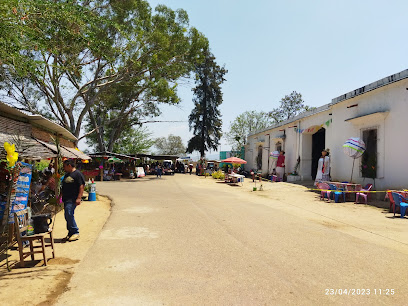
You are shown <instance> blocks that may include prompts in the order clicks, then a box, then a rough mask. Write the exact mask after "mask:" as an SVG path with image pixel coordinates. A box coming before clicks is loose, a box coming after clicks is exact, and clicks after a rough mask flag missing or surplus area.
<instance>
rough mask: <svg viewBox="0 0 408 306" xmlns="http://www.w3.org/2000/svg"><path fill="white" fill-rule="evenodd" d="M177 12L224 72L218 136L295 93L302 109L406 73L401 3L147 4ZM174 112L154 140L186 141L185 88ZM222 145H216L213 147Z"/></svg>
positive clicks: (167, 0)
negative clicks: (201, 36)
mask: <svg viewBox="0 0 408 306" xmlns="http://www.w3.org/2000/svg"><path fill="white" fill-rule="evenodd" d="M149 2H150V4H151V6H152V7H155V6H156V5H157V4H165V5H167V6H169V7H171V8H172V9H178V8H183V9H184V10H186V11H187V13H188V15H189V17H190V25H191V26H194V27H196V28H197V29H198V30H199V31H201V32H202V33H203V34H204V35H205V36H206V37H207V38H208V39H209V41H210V46H211V49H212V52H213V53H214V55H215V56H216V58H217V62H218V63H219V64H221V65H223V64H225V66H226V68H227V69H228V71H229V73H228V74H227V75H226V79H227V81H226V82H225V83H224V85H223V92H224V102H223V104H222V106H221V112H222V114H223V122H224V125H223V130H224V131H227V130H228V127H229V124H230V122H231V121H233V120H234V118H235V117H236V116H237V115H239V114H240V113H242V112H244V111H247V110H258V111H259V110H263V111H269V110H271V109H272V108H274V107H276V106H278V103H279V100H280V99H281V98H282V97H283V96H285V95H286V94H289V93H290V92H291V91H293V90H296V91H297V92H300V93H301V94H302V95H303V98H304V100H305V102H306V104H308V105H311V106H320V105H323V104H326V103H329V102H330V101H331V99H332V98H334V97H337V96H339V95H341V94H344V93H346V92H348V91H351V90H353V89H356V88H359V87H361V86H364V85H366V84H368V83H371V82H373V81H376V80H378V79H381V78H383V77H386V76H388V75H390V74H393V73H396V72H399V71H402V70H404V69H406V68H408V65H407V61H408V56H407V53H408V52H407V50H408V48H407V47H408V42H407V41H408V39H407V36H408V32H407V23H406V12H407V11H408V1H396V0H393V1H376V0H371V1H368V0H367V1H366V0H360V1H355V0H354V1H349V0H342V1H329V0H326V1H321V0H314V1H305V0H286V1H273V0H254V1H242V0H205V1H202V0H159V1H157V0H150V1H149ZM193 86H194V84H193V82H191V83H190V84H184V85H183V86H182V87H181V88H180V89H179V93H180V97H181V98H182V102H181V104H180V105H179V107H163V108H162V109H163V115H162V116H161V117H160V120H175V121H185V122H181V123H158V124H150V125H147V127H148V128H149V129H150V131H151V132H153V134H154V136H155V137H161V136H167V135H168V134H170V133H172V134H174V135H179V136H181V137H182V138H183V140H184V142H185V143H187V141H188V139H189V138H190V137H191V133H190V132H189V131H188V123H187V122H186V121H187V119H188V115H189V114H190V112H191V110H192V108H193V102H192V93H191V87H193ZM229 148H230V146H229V145H227V143H226V140H225V139H223V140H222V144H221V149H222V150H227V149H229Z"/></svg>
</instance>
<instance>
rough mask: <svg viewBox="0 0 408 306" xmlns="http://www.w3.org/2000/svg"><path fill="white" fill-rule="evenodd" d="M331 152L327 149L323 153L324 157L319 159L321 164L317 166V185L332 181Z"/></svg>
mask: <svg viewBox="0 0 408 306" xmlns="http://www.w3.org/2000/svg"><path fill="white" fill-rule="evenodd" d="M329 154H330V150H329V149H326V150H323V151H322V156H321V157H320V158H319V162H318V164H317V174H316V180H315V185H317V183H318V182H319V181H330V157H329Z"/></svg>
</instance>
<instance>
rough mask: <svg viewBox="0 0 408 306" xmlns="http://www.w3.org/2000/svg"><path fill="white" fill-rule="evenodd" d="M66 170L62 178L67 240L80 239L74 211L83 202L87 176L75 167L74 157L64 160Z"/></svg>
mask: <svg viewBox="0 0 408 306" xmlns="http://www.w3.org/2000/svg"><path fill="white" fill-rule="evenodd" d="M64 171H65V172H66V174H65V176H64V179H63V180H62V201H63V202H64V215H65V220H66V221H67V230H68V235H67V237H65V240H68V241H75V240H78V239H79V229H78V226H77V224H76V222H75V217H74V212H75V208H76V207H77V206H78V205H80V204H81V200H82V194H83V192H84V187H85V178H84V176H83V174H82V173H81V172H80V171H79V170H77V169H76V168H75V162H74V161H73V160H72V159H68V160H65V161H64Z"/></svg>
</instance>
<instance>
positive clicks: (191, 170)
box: [188, 164, 193, 175]
mask: <svg viewBox="0 0 408 306" xmlns="http://www.w3.org/2000/svg"><path fill="white" fill-rule="evenodd" d="M188 169H189V170H190V175H191V173H193V164H190V165H188Z"/></svg>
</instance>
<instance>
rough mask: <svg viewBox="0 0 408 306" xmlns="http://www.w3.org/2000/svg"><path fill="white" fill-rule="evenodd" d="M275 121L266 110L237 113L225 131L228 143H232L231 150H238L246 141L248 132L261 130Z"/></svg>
mask: <svg viewBox="0 0 408 306" xmlns="http://www.w3.org/2000/svg"><path fill="white" fill-rule="evenodd" d="M274 123H275V121H274V120H273V119H272V117H271V116H270V115H269V113H266V112H262V111H260V112H257V111H246V112H244V113H242V114H240V115H238V116H237V117H236V118H235V119H234V121H232V122H231V123H230V128H229V131H228V132H227V133H226V138H227V140H228V143H229V144H230V145H232V150H233V151H240V150H241V147H242V146H243V145H244V144H245V143H246V139H247V136H248V134H250V133H252V132H255V131H257V130H262V129H265V128H267V127H268V126H271V125H272V124H274Z"/></svg>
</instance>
